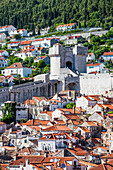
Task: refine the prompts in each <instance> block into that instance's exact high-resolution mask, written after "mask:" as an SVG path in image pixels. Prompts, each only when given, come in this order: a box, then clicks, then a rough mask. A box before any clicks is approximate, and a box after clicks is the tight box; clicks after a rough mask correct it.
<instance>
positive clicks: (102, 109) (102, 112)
mask: <svg viewBox="0 0 113 170" xmlns="http://www.w3.org/2000/svg"><path fill="white" fill-rule="evenodd" d="M101 115H102V117H103V119H104V108H103V107H101Z"/></svg>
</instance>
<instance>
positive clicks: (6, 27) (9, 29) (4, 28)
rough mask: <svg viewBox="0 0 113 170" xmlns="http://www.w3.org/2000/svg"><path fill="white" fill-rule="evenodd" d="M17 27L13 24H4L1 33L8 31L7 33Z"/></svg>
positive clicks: (0, 29) (0, 28)
mask: <svg viewBox="0 0 113 170" xmlns="http://www.w3.org/2000/svg"><path fill="white" fill-rule="evenodd" d="M15 30H16V28H15V27H14V26H13V25H6V26H2V27H0V33H3V32H6V33H10V32H11V31H15Z"/></svg>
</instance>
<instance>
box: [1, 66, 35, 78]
mask: <svg viewBox="0 0 113 170" xmlns="http://www.w3.org/2000/svg"><path fill="white" fill-rule="evenodd" d="M31 73H32V69H31V68H27V67H26V68H11V69H7V68H6V69H4V70H2V74H3V75H5V76H8V75H13V76H17V75H21V77H29V76H30V75H31Z"/></svg>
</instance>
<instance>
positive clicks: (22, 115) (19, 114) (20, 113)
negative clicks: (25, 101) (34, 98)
mask: <svg viewBox="0 0 113 170" xmlns="http://www.w3.org/2000/svg"><path fill="white" fill-rule="evenodd" d="M20 119H27V120H28V109H22V108H20V109H19V108H17V110H16V121H18V120H20Z"/></svg>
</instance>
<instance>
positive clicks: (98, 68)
mask: <svg viewBox="0 0 113 170" xmlns="http://www.w3.org/2000/svg"><path fill="white" fill-rule="evenodd" d="M91 72H97V73H104V72H108V69H107V68H106V66H105V65H104V64H103V63H95V64H87V73H91Z"/></svg>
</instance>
